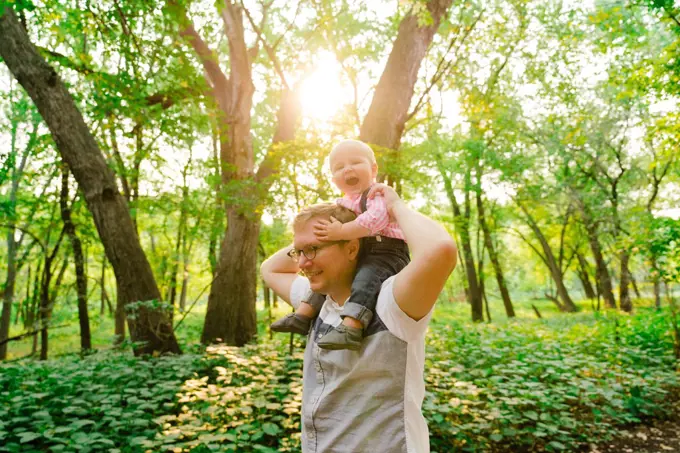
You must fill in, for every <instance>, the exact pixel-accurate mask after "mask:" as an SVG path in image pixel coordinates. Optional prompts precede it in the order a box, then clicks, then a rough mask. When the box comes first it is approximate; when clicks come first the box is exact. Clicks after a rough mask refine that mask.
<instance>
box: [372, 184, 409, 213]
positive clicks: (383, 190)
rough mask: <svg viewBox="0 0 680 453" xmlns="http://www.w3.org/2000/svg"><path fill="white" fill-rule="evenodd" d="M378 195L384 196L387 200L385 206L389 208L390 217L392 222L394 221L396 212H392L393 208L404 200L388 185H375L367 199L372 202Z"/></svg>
mask: <svg viewBox="0 0 680 453" xmlns="http://www.w3.org/2000/svg"><path fill="white" fill-rule="evenodd" d="M376 195H382V197H383V198H384V199H385V206H386V207H387V212H388V213H389V214H390V217H391V218H392V220H394V212H393V211H392V208H393V207H394V206H395V205H396V204H397V203H400V202H401V201H402V200H401V198H399V195H397V192H395V190H394V189H393V188H392V187H390V186H388V185H387V184H380V183H378V184H373V186H372V187H371V190H370V191H369V192H368V195H367V198H368V199H369V200H372V199H373V198H375V196H376Z"/></svg>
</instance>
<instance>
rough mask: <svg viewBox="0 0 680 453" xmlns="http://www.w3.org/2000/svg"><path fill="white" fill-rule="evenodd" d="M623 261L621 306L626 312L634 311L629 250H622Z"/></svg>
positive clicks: (621, 259)
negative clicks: (631, 294)
mask: <svg viewBox="0 0 680 453" xmlns="http://www.w3.org/2000/svg"><path fill="white" fill-rule="evenodd" d="M619 258H620V261H621V281H620V282H619V307H620V308H621V310H623V311H625V312H626V313H630V312H632V311H633V303H632V302H631V300H630V286H629V284H630V270H629V269H628V261H629V260H630V254H629V253H628V252H627V251H623V252H621V254H620V255H619Z"/></svg>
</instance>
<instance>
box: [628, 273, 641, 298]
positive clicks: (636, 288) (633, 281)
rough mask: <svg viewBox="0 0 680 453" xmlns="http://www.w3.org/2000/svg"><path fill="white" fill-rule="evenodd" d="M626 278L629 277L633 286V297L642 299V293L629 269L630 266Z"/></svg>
mask: <svg viewBox="0 0 680 453" xmlns="http://www.w3.org/2000/svg"><path fill="white" fill-rule="evenodd" d="M628 278H630V283H631V285H632V286H633V291H635V297H637V298H638V299H642V295H641V294H640V288H638V284H637V280H636V279H635V276H634V275H633V273H632V272H631V271H630V268H629V269H628Z"/></svg>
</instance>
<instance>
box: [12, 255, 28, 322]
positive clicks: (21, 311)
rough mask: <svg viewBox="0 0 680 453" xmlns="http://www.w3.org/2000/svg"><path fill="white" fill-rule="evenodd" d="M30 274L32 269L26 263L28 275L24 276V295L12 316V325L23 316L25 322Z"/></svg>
mask: <svg viewBox="0 0 680 453" xmlns="http://www.w3.org/2000/svg"><path fill="white" fill-rule="evenodd" d="M31 274H32V269H31V265H30V264H29V265H28V275H27V276H26V295H25V296H24V300H23V301H21V303H20V304H19V306H18V307H17V313H16V316H15V317H14V325H15V326H18V325H19V321H20V320H21V318H22V317H23V321H24V323H25V322H26V306H27V305H28V304H29V302H30V300H31V281H32V278H31Z"/></svg>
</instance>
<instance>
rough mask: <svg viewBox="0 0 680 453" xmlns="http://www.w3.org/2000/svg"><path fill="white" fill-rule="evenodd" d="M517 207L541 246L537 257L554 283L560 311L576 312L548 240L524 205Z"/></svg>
mask: <svg viewBox="0 0 680 453" xmlns="http://www.w3.org/2000/svg"><path fill="white" fill-rule="evenodd" d="M519 207H520V209H522V212H524V215H525V220H526V222H527V224H528V225H529V227H530V228H531V231H533V232H534V236H536V239H538V242H539V243H540V244H541V249H542V250H543V254H542V255H541V254H539V256H540V257H541V258H542V259H543V261H544V262H545V264H546V266H548V269H549V270H550V276H551V277H552V279H553V281H554V282H555V287H556V289H557V295H558V296H559V298H560V301H561V304H559V305H560V307H561V308H560V309H561V310H563V311H566V312H570V313H573V312H575V311H577V307H576V305H575V304H574V301H573V300H572V299H571V296H570V295H569V291H567V287H566V285H565V284H564V275H563V274H562V269H560V266H559V265H558V264H557V260H556V259H555V254H554V253H553V251H552V248H551V247H550V244H549V243H548V240H547V239H546V237H545V236H544V235H543V232H542V231H541V229H540V228H539V226H538V224H537V223H536V221H535V220H534V218H533V217H532V216H531V214H530V213H529V211H528V210H527V209H526V208H525V207H524V205H522V204H521V203H520V205H519Z"/></svg>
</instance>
